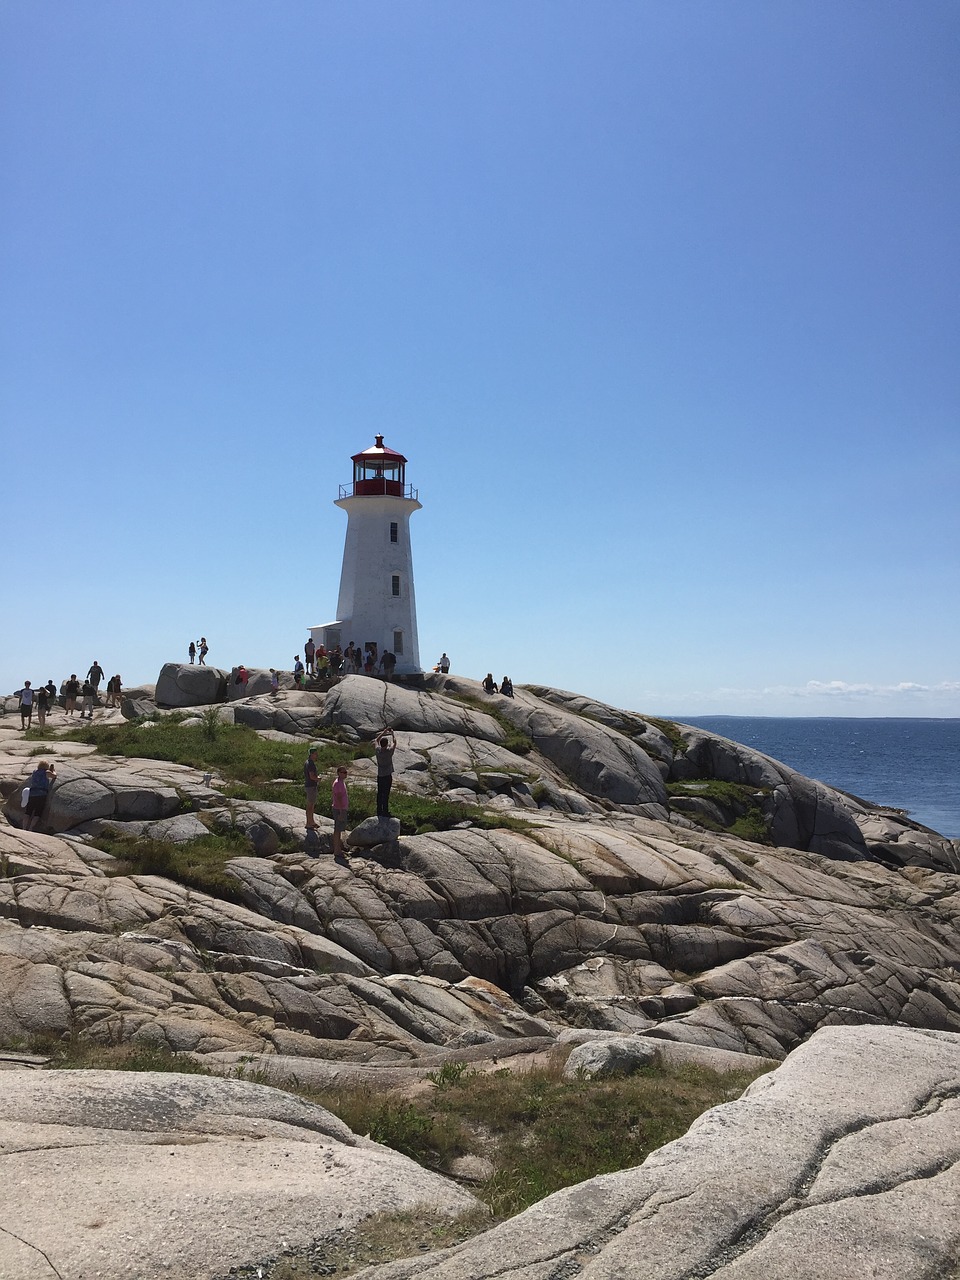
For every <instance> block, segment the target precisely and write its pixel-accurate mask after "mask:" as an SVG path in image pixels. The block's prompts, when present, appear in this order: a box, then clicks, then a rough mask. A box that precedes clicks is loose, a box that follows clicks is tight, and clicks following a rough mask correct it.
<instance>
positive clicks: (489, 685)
mask: <svg viewBox="0 0 960 1280" xmlns="http://www.w3.org/2000/svg"><path fill="white" fill-rule="evenodd" d="M483 687H484V689H485V690H486V691H487V693H496V692H497V682H496V680H494V678H493V672H491V671H488V672H487V674H486V675H485V676H484V677H483Z"/></svg>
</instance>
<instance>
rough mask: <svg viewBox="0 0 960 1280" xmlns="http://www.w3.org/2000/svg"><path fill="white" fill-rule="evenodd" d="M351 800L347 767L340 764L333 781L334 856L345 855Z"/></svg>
mask: <svg viewBox="0 0 960 1280" xmlns="http://www.w3.org/2000/svg"><path fill="white" fill-rule="evenodd" d="M349 808H350V800H349V797H348V795H347V767H346V765H343V764H342V765H340V767H339V768H338V769H337V776H336V778H335V779H334V782H333V856H334V857H335V858H340V857H342V856H343V853H344V848H343V833H344V831H346V829H347V810H348V809H349Z"/></svg>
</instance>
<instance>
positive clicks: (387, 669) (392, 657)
mask: <svg viewBox="0 0 960 1280" xmlns="http://www.w3.org/2000/svg"><path fill="white" fill-rule="evenodd" d="M380 668H381V670H382V671H383V678H384V680H386V681H387V682H388V683H389V682H390V681H391V680H392V679H393V673H394V672H395V671H396V669H397V655H396V654H395V653H391V652H390V650H389V649H384V651H383V654H382V655H381V658H380Z"/></svg>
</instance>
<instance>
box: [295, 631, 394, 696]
mask: <svg viewBox="0 0 960 1280" xmlns="http://www.w3.org/2000/svg"><path fill="white" fill-rule="evenodd" d="M396 669H397V655H396V654H395V653H393V652H392V651H391V650H390V649H384V650H383V652H382V653H380V652H378V647H377V645H376V643H375V642H373V641H369V642H368V643H367V644H365V645H364V647H363V648H362V649H361V648H360V646H359V645H358V644H355V643H354V642H353V641H352V640H351V641H350V643H349V644H348V645H347V647H346V649H342V648H341V647H340V645H335V646H334V648H332V649H327V648H326V647H325V646H324V645H322V644H316V643H315V642H314V639H313V637H312V636H310V637H309V638H308V639H307V642H306V644H305V645H304V646H303V661H302V662H301V660H300V655H299V653H298V654H297V655H296V657H295V658H294V660H293V682H294V684H295V685H296V686H297V688H300V686H301V685H303V684H305V683H306V681H307V678H308V677H312V678H315V679H317V680H338V679H339V678H340V676H342V675H343V676H352V675H367V676H373V675H382V676H383V677H384V679H385V680H392V679H393V675H394V672H395V671H396Z"/></svg>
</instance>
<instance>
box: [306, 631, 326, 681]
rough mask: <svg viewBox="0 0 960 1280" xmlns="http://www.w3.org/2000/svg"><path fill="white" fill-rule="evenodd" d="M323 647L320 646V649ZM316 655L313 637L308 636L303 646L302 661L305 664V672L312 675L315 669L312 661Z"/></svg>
mask: <svg viewBox="0 0 960 1280" xmlns="http://www.w3.org/2000/svg"><path fill="white" fill-rule="evenodd" d="M322 647H323V646H322V645H321V648H322ZM316 655H317V646H316V645H315V644H314V643H313V636H310V637H309V638H308V640H307V643H306V644H305V645H304V646H303V660H304V662H305V663H306V664H307V670H308V671H309V672H310V674H311V675H313V673H314V671H315V669H316V668H315V667H314V665H313V660H314V658H315V657H316Z"/></svg>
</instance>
